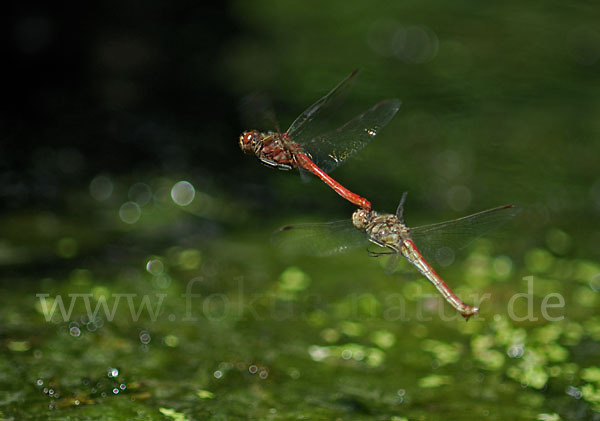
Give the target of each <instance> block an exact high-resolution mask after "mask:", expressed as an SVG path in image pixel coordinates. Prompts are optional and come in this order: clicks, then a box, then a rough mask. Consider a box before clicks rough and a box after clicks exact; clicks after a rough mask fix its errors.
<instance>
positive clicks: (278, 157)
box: [239, 71, 401, 209]
mask: <svg viewBox="0 0 600 421" xmlns="http://www.w3.org/2000/svg"><path fill="white" fill-rule="evenodd" d="M357 76H358V71H354V72H352V73H351V74H350V75H349V76H348V77H346V79H344V80H343V81H341V82H340V83H339V84H338V85H337V86H336V87H335V88H333V89H332V90H331V92H329V93H328V94H327V95H325V96H324V97H323V98H321V99H319V100H318V101H317V102H315V103H314V104H313V105H311V106H310V107H308V108H307V109H306V110H305V111H304V112H303V113H302V114H300V115H299V116H298V117H297V118H296V120H294V122H293V123H292V125H291V126H290V127H289V129H287V131H286V132H285V133H280V132H279V131H278V132H267V133H261V132H259V131H258V130H250V131H246V132H244V133H242V134H241V135H240V139H239V142H240V147H241V148H242V151H244V153H247V154H254V155H256V156H257V157H258V159H260V161H261V162H262V163H264V164H266V165H268V166H270V167H274V168H278V169H280V170H290V169H292V168H298V169H299V170H300V171H301V173H302V170H306V171H309V172H311V173H312V174H314V175H316V176H317V177H319V178H320V179H321V180H322V181H324V182H325V183H326V184H327V185H328V186H329V187H331V188H332V189H333V190H335V192H336V193H337V194H339V195H340V196H342V197H343V198H344V199H346V200H348V201H350V202H351V203H353V204H355V205H357V206H360V207H361V208H363V209H371V203H370V202H369V201H368V200H367V199H365V198H364V197H361V196H359V195H358V194H356V193H353V192H351V191H350V190H348V189H347V188H345V187H344V186H342V185H341V184H340V183H338V182H337V181H335V180H334V179H333V178H331V177H330V176H329V175H328V174H327V173H328V172H330V171H332V170H333V169H335V168H336V167H337V166H338V165H340V164H341V163H342V162H343V161H345V160H346V159H348V158H349V157H351V156H353V155H354V154H356V153H357V152H358V151H360V150H361V149H362V148H364V147H365V146H366V145H367V144H368V143H369V142H370V141H371V139H373V137H375V135H376V134H377V133H378V131H379V130H380V129H381V128H382V127H384V126H385V125H386V124H388V123H389V122H390V120H391V119H392V117H394V115H395V114H396V112H397V111H398V109H399V108H400V104H401V102H400V100H398V99H390V100H385V101H381V102H379V103H377V104H375V105H374V106H373V107H371V108H369V109H368V110H367V111H365V112H363V113H362V114H360V115H358V116H356V117H354V118H353V119H352V120H350V121H348V122H346V123H345V124H342V125H340V126H339V127H337V128H333V129H330V130H328V129H326V128H325V127H326V126H327V123H328V122H329V121H328V120H329V119H328V118H327V114H328V113H329V112H331V111H332V110H333V109H334V108H335V107H336V105H338V104H339V102H340V101H341V100H342V98H343V97H344V96H345V94H346V93H347V92H348V91H349V89H350V87H351V86H352V83H353V82H354V80H355V79H356V77H357Z"/></svg>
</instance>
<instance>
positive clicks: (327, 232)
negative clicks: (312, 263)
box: [271, 219, 368, 257]
mask: <svg viewBox="0 0 600 421" xmlns="http://www.w3.org/2000/svg"><path fill="white" fill-rule="evenodd" d="M271 242H273V244H275V245H276V246H277V247H278V248H279V249H282V250H284V251H290V252H294V253H300V254H308V255H313V256H320V257H324V256H331V255H333V254H337V253H343V252H345V251H348V250H352V249H356V248H359V247H361V246H365V247H366V246H367V244H368V240H367V236H366V234H365V233H364V232H362V231H359V230H358V229H356V228H355V227H354V225H352V221H351V220H350V219H344V220H342V221H335V222H326V223H316V224H297V225H287V226H284V227H281V228H279V229H278V230H277V231H275V232H274V233H273V234H272V235H271Z"/></svg>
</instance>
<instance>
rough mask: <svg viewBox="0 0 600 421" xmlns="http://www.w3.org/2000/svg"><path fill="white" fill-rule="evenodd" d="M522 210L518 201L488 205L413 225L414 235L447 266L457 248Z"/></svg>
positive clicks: (434, 258)
mask: <svg viewBox="0 0 600 421" xmlns="http://www.w3.org/2000/svg"><path fill="white" fill-rule="evenodd" d="M520 211H521V207H520V206H517V205H505V206H499V207H497V208H493V209H488V210H485V211H482V212H478V213H476V214H473V215H469V216H465V217H464V218H459V219H454V220H452V221H448V222H441V223H439V224H432V225H424V226H421V227H417V228H411V229H410V236H411V238H412V240H413V242H414V243H415V245H416V246H417V248H418V249H419V251H420V252H421V254H422V255H423V257H425V259H427V260H428V261H430V262H431V263H434V262H435V263H439V264H441V265H442V266H446V265H447V264H449V263H448V262H450V263H451V261H452V260H454V254H455V253H456V251H458V250H460V249H462V248H464V247H466V246H467V245H469V244H470V243H471V242H472V241H473V240H475V239H476V238H478V237H481V236H482V235H485V234H487V233H488V232H490V231H493V230H495V229H497V228H499V227H500V226H502V225H504V224H505V223H507V222H508V221H510V220H511V219H512V218H513V217H514V216H515V215H517V214H518V213H519V212H520Z"/></svg>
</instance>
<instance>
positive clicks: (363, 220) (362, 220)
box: [352, 208, 375, 230]
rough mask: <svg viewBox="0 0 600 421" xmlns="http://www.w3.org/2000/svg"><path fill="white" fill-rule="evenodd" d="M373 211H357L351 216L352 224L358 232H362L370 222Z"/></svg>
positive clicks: (361, 209)
mask: <svg viewBox="0 0 600 421" xmlns="http://www.w3.org/2000/svg"><path fill="white" fill-rule="evenodd" d="M374 213H375V212H374V211H369V210H366V209H363V208H360V209H357V210H355V211H354V213H353V214H352V224H353V225H354V226H355V227H356V228H358V229H359V230H364V229H365V228H366V227H367V225H368V223H369V221H370V220H371V217H372V214H374Z"/></svg>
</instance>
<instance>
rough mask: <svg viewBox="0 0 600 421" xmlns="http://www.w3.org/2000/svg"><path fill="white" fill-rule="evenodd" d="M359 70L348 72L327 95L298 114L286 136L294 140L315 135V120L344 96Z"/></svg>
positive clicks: (324, 117)
mask: <svg viewBox="0 0 600 421" xmlns="http://www.w3.org/2000/svg"><path fill="white" fill-rule="evenodd" d="M358 74H359V71H358V70H355V71H353V72H352V73H350V74H349V75H348V76H347V77H346V79H344V80H342V81H341V82H340V83H339V84H338V85H337V86H336V87H335V88H333V89H332V90H331V91H330V92H329V93H328V94H327V95H325V96H324V97H323V98H321V99H319V100H318V101H317V102H315V103H314V104H312V105H311V106H310V107H308V108H307V109H306V110H304V112H303V113H302V114H300V115H299V116H298V117H297V118H296V120H294V122H293V123H292V125H291V126H290V128H289V129H288V130H287V132H286V133H287V134H288V136H290V137H291V138H293V139H294V141H296V140H300V139H310V138H311V137H313V136H316V135H317V134H318V133H316V132H318V131H319V128H317V127H315V126H314V124H311V123H313V122H314V121H315V120H321V119H326V117H327V116H326V114H327V112H329V111H331V110H332V109H334V108H335V106H336V105H339V104H340V102H341V101H342V100H343V99H344V98H345V96H346V94H347V93H348V92H349V91H350V88H351V87H352V85H353V83H354V81H355V80H356V77H357V76H358Z"/></svg>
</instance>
